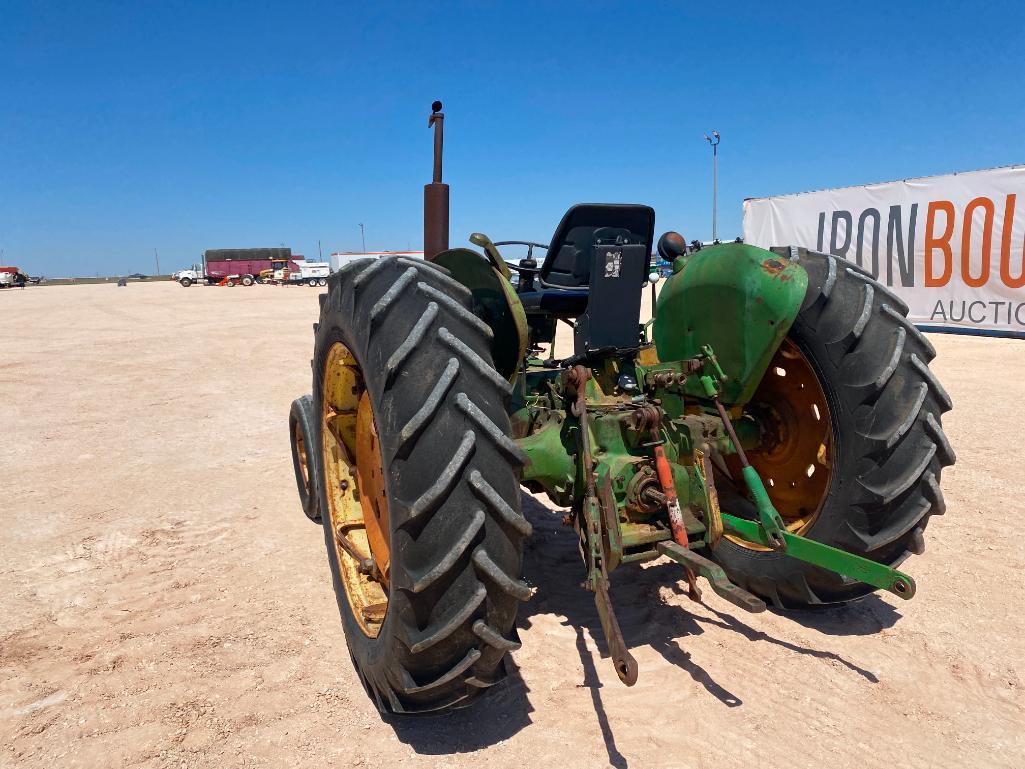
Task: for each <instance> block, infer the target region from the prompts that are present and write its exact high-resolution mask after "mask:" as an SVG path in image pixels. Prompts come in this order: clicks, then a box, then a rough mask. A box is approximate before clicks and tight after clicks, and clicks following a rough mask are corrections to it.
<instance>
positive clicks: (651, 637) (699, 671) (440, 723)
mask: <svg viewBox="0 0 1025 769" xmlns="http://www.w3.org/2000/svg"><path fill="white" fill-rule="evenodd" d="M523 512H524V515H525V516H526V517H527V519H528V520H530V522H531V524H532V525H533V527H534V531H533V533H532V535H531V536H530V537H529V538H528V539H527V540H526V542H525V549H524V558H523V579H524V581H525V582H526V583H527V584H529V585H530V586H532V587H535V588H537V590H536V591H535V593H534V595H533V596H532V597H531V599H530V600H529V601H527V602H526V603H525V604H523V605H522V606H521V607H520V612H519V621H518V627H519V628H520V629H521V630H526V629H529V628H530V627H531V624H532V622H531V618H532V617H534V616H535V615H555V616H557V617H561V618H563V620H562V622H563V624H564V625H567V626H569V627H572V628H573V629H574V631H575V633H576V648H577V652H578V654H579V655H580V662H581V666H582V668H583V672H584V676H583V680H582V682H581V683H580V684H579V686H581V688H586V689H588V690H589V691H590V694H591V699H592V703H593V706H594V711H595V716H596V718H597V720H598V725H599V727H600V729H601V732H602V736H603V738H604V741H605V747H606V750H607V752H608V755H609V762H610V764H611V765H612V766H614V767H616V768H617V769H623V768H624V767H626V766H627V762H626V759H625V758H624V757H623V755H622V754H621V753H620V752H619V750H618V749H617V747H616V740H615V735H614V733H613V731H612V727H611V725H610V724H609V720H608V716H607V714H606V712H605V707H604V704H603V702H602V696H601V688H602V683H601V680H600V677H599V675H598V669H597V666H598V665H602V664H606V665H610V667H611V663H610V662H609V661H608V657H609V652H608V646H607V644H606V643H605V637H604V635H603V633H602V630H601V623H600V621H599V619H598V611H597V609H596V608H595V605H594V598H593V596H592V595H591V593H589V592H588V591H587V590H585V589H584V588H583V587H581V582H582V581H583V579H584V576H585V575H584V566H583V563H582V561H581V558H580V553H579V548H578V543H577V537H576V533H575V532H574V531H573V529H572V528H571V527H568V526H564V525H563V524H562V522H561V517H562V512H561V511H560V512H556V511H555V510H553V509H550V508H548V507H546V506H544V505H543V504H541V503H540V502H539V501H537V500H536V499H534V498H533V497H531V496H529V495H527V494H524V495H523ZM610 581H611V590H610V593H611V595H612V599H613V602H614V606H615V608H616V615H617V617H618V619H619V624H620V626H621V628H622V631H623V637H624V639H625V641H626V645H627V647H628V648H630V649H634V648H638V647H642V646H650V647H651V648H653V649H654V650H655V651H657V652H658V653H659V654H661V655H662V656H663V657H664V658H665V659H666V661H667V662H669V663H670V664H672V665H673V666H675V667H677V668H679V669H680V670H682V671H683V672H685V673H686V674H687V675H689V676H690V677H691V679H692V680H694V681H695V682H696V683H698V684H700V685H701V687H702V688H703V689H704V690H705V691H706V692H707V693H708V694H710V695H711V696H712V697H714V698H715V699H717V700H718V701H719V702H721V703H722V704H723V705H724V706H725V707H728V708H736V707H740V706H742V705H743V702H742V701H741V700H740V698H739V697H737V696H736V695H735V694H734V693H732V692H731V691H730V690H729V689H728V688H727V687H726V686H725V685H724V684H723V683H720V682H718V681H716V680H715V679H714V678H713V677H712V676H711V675H710V674H709V673H708V671H706V670H705V669H704V668H702V667H701V666H700V665H698V664H697V663H695V662H694V660H693V659H692V657H691V655H690V653H689V652H687V651H685V650H684V649H683V647H682V641H683V639H685V638H686V637H688V636H697V635H700V634H701V633H703V632H704V631H705V626H707V625H713V626H715V627H718V628H722V629H724V630H729V631H732V632H734V633H737V634H738V635H740V636H742V637H744V638H746V639H747V640H749V641H751V642H752V643H757V642H764V643H769V644H773V645H776V646H780V647H782V648H784V649H787V650H789V651H791V652H793V653H795V654H802V655H809V656H812V657H817V658H820V659H827V660H832V661H835V662H837V663H839V664H841V665H843V666H844V667H846V668H848V669H849V670H851V671H852V672H854V673H856V674H857V675H860V676H862V677H863V678H865V679H866V680H867V681H869V682H871V683H877V682H878V678H877V677H876V675H875V674H874V673H873V672H872V671H870V670H866V669H864V668H862V667H860V666H858V665H856V664H855V663H853V662H851V661H849V660H847V659H845V658H844V657H843V656H841V655H839V654H836V653H835V652H830V651H823V650H820V649H814V648H811V647H809V646H804V645H801V644H798V643H795V642H792V641H787V640H783V639H779V638H776V637H774V636H772V635H769V634H768V633H765V632H763V631H761V630H757V629H755V628H753V627H752V626H750V625H748V624H747V623H745V622H743V621H741V620H740V619H738V618H737V617H736V616H734V614H733V613H731V612H728V611H723V610H720V609H717V608H715V607H713V606H710V605H709V604H708V603H705V602H704V601H702V602H701V605H702V606H703V607H704V609H705V610H706V612H707V615H710V616H707V615H704V614H694V613H691V612H689V611H687V607H686V605H684V606H677V605H673V604H670V603H667V602H666V601H665V600H664V599H663V598H662V595H661V594H660V591H661V590H662V589H663V588H669V589H670V590H672V591H673V592H674V593H676V594H678V595H686V593H687V589H686V578H685V576H684V572H683V569H682V567H680V566H679V565H677V564H675V563H669V562H665V563H655V564H653V565H649V566H648V567H647V568H628V567H627V568H623V569H619V570H617V571H615V572H613V574H612V575H611V579H610ZM707 589H710V588H707ZM738 611H739V610H738ZM784 614H785V616H786V618H787V619H789V620H793V621H796V622H798V624H800V625H802V626H804V627H809V628H814V629H816V630H819V631H820V632H822V633H825V634H828V635H865V634H870V633H874V632H878V631H879V630H881V629H883V628H885V627H890V626H891V625H892V624H893V623H894V622H896V620H897V619H899V617H900V614H899V613H898V612H896V611H895V610H894V609H893V608H892V607H890V606H889V605H888V604H886V603H885V602H884V601H882V600H880V599H879V598H878V597H875V596H869V597H868V598H866V599H864V600H863V601H861V602H859V603H858V604H855V605H854V606H851V607H845V608H841V609H829V610H823V611H817V612H810V613H798V612H785V613H784ZM585 633H586V634H589V635H590V636H591V638H592V639H594V641H595V643H596V645H597V647H598V651H599V654H600V656H601V659H598V660H596V659H595V658H594V657H593V655H592V654H591V651H590V650H589V649H588V646H587V641H586V638H585ZM528 642H529V641H528ZM506 665H507V670H508V678H507V680H506V681H505V682H503V683H502V684H500V685H498V686H496V687H495V688H494V690H492V691H490V692H488V693H486V694H485V696H483V697H481V698H480V699H479V700H478V701H477V702H476V703H475V704H474V705H472V706H471V707H469V708H467V709H465V710H457V711H452V712H449V713H446V714H442V715H438V716H418V717H412V718H410V717H406V718H396V717H390V718H388V719H387V721H388V723H389V724H391V726H392V727H393V728H394V730H395V734H396V736H397V737H398V738H399V739H400V740H401V741H402V742H404V743H406V744H408V745H410V746H411V747H412V748H413V749H414V750H416V751H417V752H418V753H421V754H429V755H443V754H448V753H465V752H470V751H475V750H480V749H482V748H485V747H487V746H489V745H493V744H496V743H498V742H501V741H503V740H507V739H509V738H510V737H512V736H513V735H515V734H516V733H517V732H519V731H520V730H522V729H523V728H524V727H526V726H528V725H529V724H530V723H532V721H531V718H530V713H532V712H533V707H532V706H531V704H530V699H529V696H528V694H529V689H528V687H527V685H526V683H525V682H524V680H523V678H522V676H520V674H519V669H518V667H517V666H516V663H515V654H514V655H513V657H512V658H507V660H506ZM643 674H644V671H643V670H642V671H641V675H643ZM606 678H608V677H607V676H606Z"/></svg>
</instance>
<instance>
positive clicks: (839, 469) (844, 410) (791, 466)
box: [713, 249, 954, 608]
mask: <svg viewBox="0 0 1025 769" xmlns="http://www.w3.org/2000/svg"><path fill="white" fill-rule="evenodd" d="M797 258H798V259H799V263H800V264H801V265H802V266H803V267H804V268H805V269H806V270H807V272H808V278H809V285H808V293H807V295H806V296H805V299H804V302H803V304H802V307H801V310H800V312H799V314H798V317H797V320H796V321H795V322H794V324H793V326H792V327H791V329H790V332H789V334H788V335H787V338H786V339H785V340H784V342H783V344H782V345H781V346H780V348H779V350H778V351H777V353H776V356H775V358H774V359H773V361H772V362H771V363H770V364H769V369H768V371H767V372H766V374H765V377H764V378H763V380H762V383H761V384H760V385H759V389H758V391H757V392H756V393H755V395H754V397H753V398H752V400H751V402H750V403H749V404H748V405H747V407H746V408H747V411H748V413H750V414H751V415H752V416H754V417H755V418H756V419H757V420H758V421H759V423H760V424H761V425H762V426H763V430H762V434H763V439H762V444H761V445H760V446H758V447H757V448H756V449H754V450H752V451H749V452H748V455H749V459H750V462H751V464H752V466H754V468H755V469H756V470H758V473H759V475H760V476H761V477H762V480H763V481H764V483H765V485H766V490H767V491H768V493H769V496H770V498H771V499H772V501H773V504H774V506H775V507H776V508H777V509H778V510H779V512H780V515H781V516H782V517H783V519H784V521H785V522H786V524H787V528H788V529H789V530H790V531H793V532H795V533H798V534H801V535H802V536H807V537H809V538H810V539H814V540H817V541H819V542H823V543H825V544H827V545H832V546H834V547H839V548H841V549H843V550H847V551H849V552H852V553H856V554H858V555H861V556H864V557H866V558H870V559H872V560H874V561H877V562H880V563H885V564H888V565H890V566H893V567H896V566H898V565H899V564H900V563H901V562H902V561H904V559H905V558H907V557H908V555H909V554H911V553H922V552H923V551H924V548H925V540H924V537H923V532H924V530H925V527H926V525H927V524H928V522H929V518H930V516H933V515H941V514H943V512H944V510H945V505H944V501H943V494H942V492H941V491H940V472H941V470H942V469H943V468H944V467H945V466H948V465H951V464H953V463H954V451H953V449H952V448H951V446H950V443H949V442H948V441H947V438H946V436H945V435H944V433H943V429H942V427H941V424H940V415H941V414H943V413H944V412H946V411H949V410H950V408H951V401H950V397H949V396H948V395H947V393H946V391H945V390H944V389H943V387H942V386H941V385H940V383H939V381H938V380H937V379H936V376H935V375H934V374H933V373H932V372H931V371H930V370H929V365H928V364H929V361H931V360H932V359H933V358H934V357H935V355H936V352H935V350H934V349H933V346H932V345H931V344H930V343H929V341H928V340H927V339H926V338H925V337H924V336H923V335H922V333H921V332H920V331H919V330H918V329H916V328H915V327H914V325H912V324H911V322H910V321H908V319H907V317H906V315H907V309H908V308H907V306H906V305H905V304H904V303H903V302H902V301H901V300H900V299H899V298H898V297H897V296H896V295H895V294H894V293H893V292H892V291H890V290H889V289H887V288H886V287H884V286H882V285H880V284H879V283H878V282H876V281H875V280H873V279H872V277H871V276H869V275H868V274H867V273H865V272H863V271H861V270H860V269H858V268H856V267H854V266H853V265H850V264H849V263H848V262H846V261H844V260H842V259H838V258H837V257H834V256H829V255H825V254H818V253H813V252H806V251H804V250H803V249H802V250H800V251H799V255H798V257H797ZM727 467H728V469H729V472H728V473H722V474H721V477H720V478H718V479H717V483H718V482H719V481H721V485H722V486H723V489H724V491H725V494H724V497H725V499H724V500H723V508H724V509H728V507H727V502H726V499H731V497H732V500H731V504H733V505H735V507H734V509H728V511H729V512H735V513H736V514H738V515H742V516H744V517H753V506H751V505H750V503H749V502H748V501H747V500H746V499H744V498H743V497H742V496H741V495H740V494H738V493H736V489H738V488H742V484H741V483H740V482H739V465H737V464H736V463H735V458H733V459H731V460H729V461H728V462H727ZM713 556H714V558H715V560H716V561H718V562H719V563H720V564H721V565H722V566H723V568H724V569H725V570H726V572H727V573H728V574H729V575H730V577H731V579H733V581H734V582H736V583H737V584H738V585H740V586H741V587H745V588H746V589H748V590H750V591H751V592H753V593H756V594H758V595H760V596H762V597H764V598H766V599H768V600H770V601H772V603H773V604H775V605H776V606H778V607H784V608H804V607H810V606H817V605H823V604H836V603H843V602H846V601H850V600H853V599H856V598H860V597H862V596H865V595H867V594H868V593H870V592H872V591H873V590H874V588H872V587H871V586H869V585H865V584H864V583H861V582H855V581H852V580H849V579H847V578H845V577H843V576H841V575H838V574H836V573H834V572H829V571H826V570H824V569H820V568H818V567H815V566H811V565H809V564H806V563H804V562H802V561H797V560H795V559H793V558H789V557H788V556H786V555H785V554H782V553H778V552H772V551H769V550H767V549H765V548H762V547H759V546H756V545H752V544H750V543H746V542H743V541H742V540H739V539H736V538H728V537H727V538H724V539H723V540H722V541H721V543H720V545H719V546H718V547H717V548H716V549H715V551H714V553H713Z"/></svg>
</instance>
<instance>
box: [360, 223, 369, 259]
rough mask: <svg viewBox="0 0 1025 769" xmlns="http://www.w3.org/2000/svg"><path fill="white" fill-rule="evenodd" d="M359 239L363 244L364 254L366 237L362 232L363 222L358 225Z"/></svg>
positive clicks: (364, 251)
mask: <svg viewBox="0 0 1025 769" xmlns="http://www.w3.org/2000/svg"><path fill="white" fill-rule="evenodd" d="M359 239H360V240H361V241H362V242H363V253H364V254H365V253H366V252H367V237H366V234H365V233H364V232H363V222H360V224H359Z"/></svg>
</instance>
